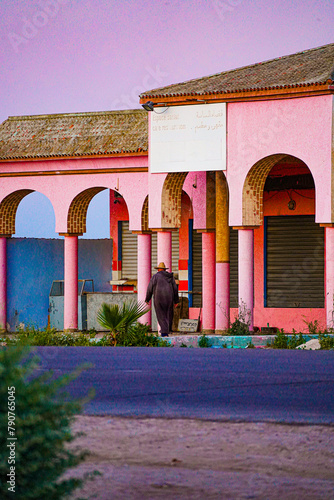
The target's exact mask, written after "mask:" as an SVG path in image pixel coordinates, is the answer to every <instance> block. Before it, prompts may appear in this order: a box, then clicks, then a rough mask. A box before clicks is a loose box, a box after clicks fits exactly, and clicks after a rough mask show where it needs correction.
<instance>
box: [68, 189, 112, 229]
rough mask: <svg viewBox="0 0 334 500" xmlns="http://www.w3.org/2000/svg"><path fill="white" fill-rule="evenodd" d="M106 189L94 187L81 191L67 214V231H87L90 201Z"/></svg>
mask: <svg viewBox="0 0 334 500" xmlns="http://www.w3.org/2000/svg"><path fill="white" fill-rule="evenodd" d="M104 189H106V188H105V187H93V188H89V189H86V190H85V191H82V192H81V193H79V194H78V195H77V196H76V197H75V198H74V199H73V201H72V202H71V205H70V207H69V210H68V215H67V233H68V234H83V233H85V232H86V219H87V210H88V206H89V203H90V202H91V200H92V199H93V198H94V196H95V195H96V194H98V193H100V192H101V191H103V190H104Z"/></svg>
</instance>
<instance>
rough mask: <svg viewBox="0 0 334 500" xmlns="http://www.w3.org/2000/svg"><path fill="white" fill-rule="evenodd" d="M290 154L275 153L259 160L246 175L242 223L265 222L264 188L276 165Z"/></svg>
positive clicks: (254, 224)
mask: <svg viewBox="0 0 334 500" xmlns="http://www.w3.org/2000/svg"><path fill="white" fill-rule="evenodd" d="M288 156H289V155H287V154H284V153H279V154H274V155H270V156H267V157H266V158H262V159H261V160H259V161H257V162H256V163H255V164H254V165H253V166H252V167H251V169H250V170H249V171H248V174H247V176H246V179H245V182H244V185H243V190H242V225H243V226H261V225H262V223H263V189H264V185H265V182H266V179H267V176H268V174H269V172H270V170H271V169H272V167H273V166H274V165H276V164H277V163H278V162H279V161H281V160H282V159H283V158H287V157H288Z"/></svg>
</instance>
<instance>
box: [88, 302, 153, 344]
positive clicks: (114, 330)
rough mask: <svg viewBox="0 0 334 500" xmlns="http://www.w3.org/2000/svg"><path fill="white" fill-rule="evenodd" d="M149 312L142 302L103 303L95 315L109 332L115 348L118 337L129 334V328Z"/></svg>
mask: <svg viewBox="0 0 334 500" xmlns="http://www.w3.org/2000/svg"><path fill="white" fill-rule="evenodd" d="M149 310H150V308H149V307H147V305H146V304H145V303H144V302H137V301H136V300H132V301H130V302H124V304H123V305H122V306H121V307H120V306H119V305H118V304H111V305H109V304H106V303H103V304H102V306H101V309H100V310H99V311H98V313H97V321H98V322H99V324H100V325H101V326H102V327H103V328H106V329H107V330H109V331H110V336H111V339H112V343H113V345H114V346H115V345H116V344H117V339H118V337H119V336H120V335H124V334H127V333H131V331H130V327H131V326H132V325H133V324H134V323H136V321H138V319H139V318H140V317H141V316H143V315H144V314H145V313H147V312H148V311H149Z"/></svg>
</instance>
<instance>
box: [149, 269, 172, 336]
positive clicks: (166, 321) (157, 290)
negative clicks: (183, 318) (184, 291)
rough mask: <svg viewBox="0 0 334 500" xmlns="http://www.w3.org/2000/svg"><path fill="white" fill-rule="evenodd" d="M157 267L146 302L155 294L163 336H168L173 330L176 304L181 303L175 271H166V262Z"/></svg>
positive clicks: (156, 309) (156, 308) (155, 305)
mask: <svg viewBox="0 0 334 500" xmlns="http://www.w3.org/2000/svg"><path fill="white" fill-rule="evenodd" d="M155 269H158V272H157V273H156V274H154V276H152V278H151V281H150V282H149V284H148V287H147V292H146V298H145V302H146V303H147V304H148V303H149V302H150V300H151V298H152V295H153V302H154V308H155V312H156V314H157V319H158V323H159V325H160V334H161V337H168V334H169V333H170V332H171V331H172V324H173V316H174V306H176V305H177V304H178V303H179V295H178V289H177V285H176V283H175V279H174V275H173V273H169V272H167V271H166V269H168V268H167V267H166V266H165V264H164V262H160V264H158V266H157V267H155Z"/></svg>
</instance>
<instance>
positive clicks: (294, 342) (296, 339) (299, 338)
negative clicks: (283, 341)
mask: <svg viewBox="0 0 334 500" xmlns="http://www.w3.org/2000/svg"><path fill="white" fill-rule="evenodd" d="M305 342H306V339H304V337H303V335H302V334H301V333H299V334H298V335H297V334H296V333H295V332H293V335H292V336H291V337H290V338H289V339H288V349H296V347H298V346H299V345H302V344H305Z"/></svg>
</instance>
